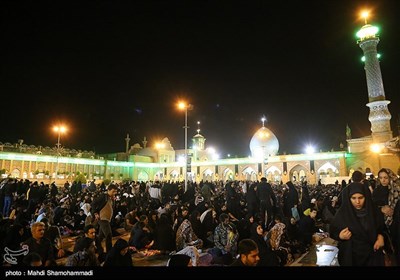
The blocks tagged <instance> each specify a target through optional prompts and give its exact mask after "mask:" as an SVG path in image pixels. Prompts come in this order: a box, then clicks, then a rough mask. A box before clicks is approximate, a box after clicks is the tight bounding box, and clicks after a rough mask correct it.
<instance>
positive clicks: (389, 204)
mask: <svg viewBox="0 0 400 280" xmlns="http://www.w3.org/2000/svg"><path fill="white" fill-rule="evenodd" d="M378 179H379V183H378V186H377V187H376V188H375V190H374V192H373V193H372V200H373V201H374V203H375V204H376V206H378V208H380V210H381V212H382V213H383V214H384V217H385V224H386V226H387V227H388V229H390V226H391V224H392V222H393V210H394V208H395V207H396V204H397V201H398V199H399V192H400V180H399V179H398V177H397V176H396V174H394V172H393V171H392V170H390V169H388V168H382V169H381V170H379V172H378Z"/></svg>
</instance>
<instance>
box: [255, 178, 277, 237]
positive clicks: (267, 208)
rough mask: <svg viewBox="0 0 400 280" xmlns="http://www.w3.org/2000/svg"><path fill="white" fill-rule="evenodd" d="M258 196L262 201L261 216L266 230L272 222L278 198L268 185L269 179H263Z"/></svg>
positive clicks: (258, 187)
mask: <svg viewBox="0 0 400 280" xmlns="http://www.w3.org/2000/svg"><path fill="white" fill-rule="evenodd" d="M257 196H258V199H259V200H260V214H261V219H262V220H263V225H264V229H267V230H268V226H269V225H270V223H271V222H272V219H273V212H274V207H275V206H276V196H275V193H274V191H273V190H272V187H271V185H270V184H269V183H267V178H265V177H262V178H261V182H260V183H259V184H258V186H257Z"/></svg>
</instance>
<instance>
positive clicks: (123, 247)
mask: <svg viewBox="0 0 400 280" xmlns="http://www.w3.org/2000/svg"><path fill="white" fill-rule="evenodd" d="M104 266H132V253H131V251H130V249H129V244H128V242H127V241H125V240H124V239H121V238H120V239H118V240H117V241H116V242H115V244H114V246H113V247H112V249H111V250H110V252H108V253H107V256H106V261H105V262H104Z"/></svg>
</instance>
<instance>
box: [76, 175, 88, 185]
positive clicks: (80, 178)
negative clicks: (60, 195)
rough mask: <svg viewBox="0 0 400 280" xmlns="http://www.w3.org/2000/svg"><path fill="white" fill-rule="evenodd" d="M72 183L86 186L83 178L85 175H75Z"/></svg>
mask: <svg viewBox="0 0 400 280" xmlns="http://www.w3.org/2000/svg"><path fill="white" fill-rule="evenodd" d="M74 181H75V182H81V183H82V184H86V182H87V180H86V177H85V175H83V174H78V175H76V177H75V180H74Z"/></svg>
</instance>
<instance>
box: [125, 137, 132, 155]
mask: <svg viewBox="0 0 400 280" xmlns="http://www.w3.org/2000/svg"><path fill="white" fill-rule="evenodd" d="M129 141H131V138H129V133H128V134H126V138H125V142H126V146H125V153H128V152H129Z"/></svg>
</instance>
